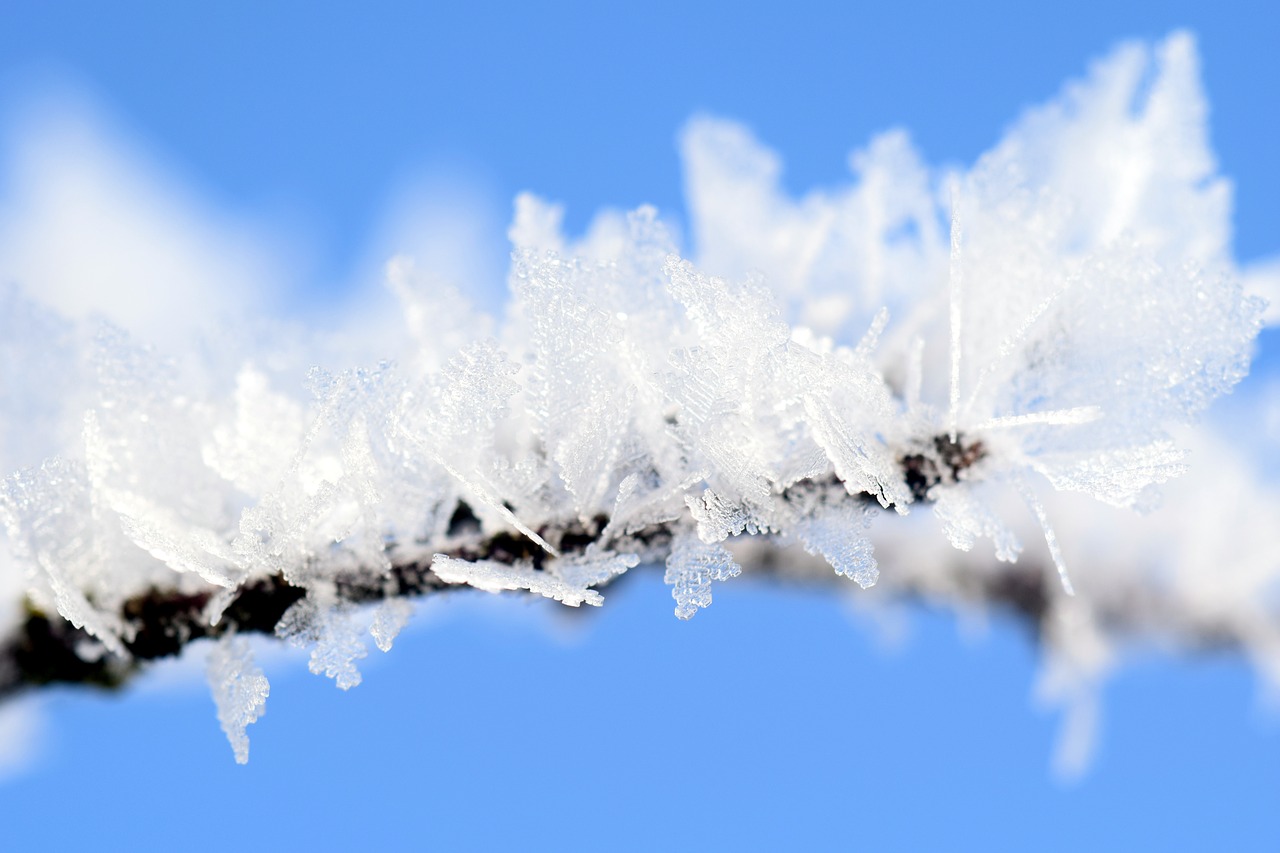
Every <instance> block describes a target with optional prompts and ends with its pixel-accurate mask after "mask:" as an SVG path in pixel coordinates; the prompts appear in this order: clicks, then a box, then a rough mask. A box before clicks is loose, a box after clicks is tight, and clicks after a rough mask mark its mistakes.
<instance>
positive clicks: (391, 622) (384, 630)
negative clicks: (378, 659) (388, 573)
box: [369, 598, 413, 652]
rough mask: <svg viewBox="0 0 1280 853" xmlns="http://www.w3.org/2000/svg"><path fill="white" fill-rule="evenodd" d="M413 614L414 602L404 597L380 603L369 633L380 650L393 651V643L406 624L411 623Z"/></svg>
mask: <svg viewBox="0 0 1280 853" xmlns="http://www.w3.org/2000/svg"><path fill="white" fill-rule="evenodd" d="M412 615H413V604H412V603H411V602H408V601H405V600H404V599H403V598H392V599H388V600H387V601H384V602H382V604H379V605H378V609H377V610H376V611H374V614H373V624H372V625H370V626H369V633H370V634H371V635H372V636H373V642H374V644H375V645H377V647H378V650H379V651H382V652H389V651H391V645H392V643H394V642H395V640H396V637H398V636H399V635H400V632H401V631H402V630H403V629H404V626H405V625H407V624H409V617H410V616H412Z"/></svg>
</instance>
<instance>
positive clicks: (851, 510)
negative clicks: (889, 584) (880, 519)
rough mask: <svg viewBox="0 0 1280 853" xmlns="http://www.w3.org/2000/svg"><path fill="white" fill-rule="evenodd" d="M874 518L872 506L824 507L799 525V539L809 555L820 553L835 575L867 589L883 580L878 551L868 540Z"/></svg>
mask: <svg viewBox="0 0 1280 853" xmlns="http://www.w3.org/2000/svg"><path fill="white" fill-rule="evenodd" d="M874 515H875V510H874V509H873V508H871V507H869V506H856V505H854V506H850V505H849V504H845V503H842V504H840V505H838V506H824V507H822V508H821V509H820V510H819V511H818V512H817V513H816V514H815V515H813V516H811V517H809V518H806V519H804V520H802V521H801V522H799V523H798V524H797V525H796V528H795V531H796V536H797V538H799V540H800V541H801V543H803V544H804V549H805V550H806V551H808V552H809V553H810V554H821V555H822V557H823V559H825V560H826V561H827V562H828V563H830V564H831V567H832V568H833V569H835V570H836V574H838V575H843V576H844V577H847V578H849V579H850V580H854V581H857V583H858V586H860V587H862V588H863V589H866V588H867V587H870V586H873V585H875V582H876V579H877V578H878V577H880V570H879V569H878V568H877V567H876V558H875V548H874V547H873V546H872V544H871V540H870V539H868V538H867V528H868V527H869V526H870V523H871V519H872V518H873V517H874Z"/></svg>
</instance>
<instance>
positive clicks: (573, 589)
mask: <svg viewBox="0 0 1280 853" xmlns="http://www.w3.org/2000/svg"><path fill="white" fill-rule="evenodd" d="M431 571H433V572H435V573H436V575H437V576H438V577H439V578H440V580H442V581H444V582H445V583H457V584H467V585H468V586H473V587H475V588H476V589H482V590H484V591H485V592H502V591H504V590H517V589H525V590H528V591H529V592H532V593H533V594H534V595H541V596H543V597H544V598H551V599H554V600H556V601H559V602H560V603H561V604H565V605H568V606H569V607H578V606H580V605H582V604H590V605H592V606H593V607H599V606H600V605H601V604H603V603H604V597H603V596H602V595H600V593H598V592H596V591H595V590H594V589H587V588H586V586H585V585H579V584H577V583H574V581H580V580H585V578H584V577H579V576H575V574H574V573H573V572H569V573H567V578H568V579H566V578H565V577H561V576H559V575H557V574H556V573H553V572H544V571H538V570H536V569H534V567H533V566H532V565H527V564H516V565H513V566H509V565H506V564H504V563H497V562H494V561H493V560H477V561H475V562H467V561H466V560H459V559H457V558H455V557H449V556H447V555H445V554H436V555H435V557H434V558H432V560H431ZM583 574H584V575H586V576H590V575H591V574H593V573H592V572H585V573H583Z"/></svg>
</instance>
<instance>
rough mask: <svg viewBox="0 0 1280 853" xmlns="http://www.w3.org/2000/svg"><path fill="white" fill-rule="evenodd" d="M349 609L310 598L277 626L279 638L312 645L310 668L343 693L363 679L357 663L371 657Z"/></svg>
mask: <svg viewBox="0 0 1280 853" xmlns="http://www.w3.org/2000/svg"><path fill="white" fill-rule="evenodd" d="M360 634H361V632H360V630H359V629H358V628H357V626H356V621H355V615H354V614H353V613H352V612H351V610H350V608H348V607H345V606H341V605H334V604H331V603H323V604H322V603H319V602H317V600H316V599H314V598H312V597H311V596H308V597H306V598H303V599H301V600H300V601H298V602H297V603H295V604H294V605H293V606H292V607H290V608H289V609H288V610H286V611H285V613H284V615H283V616H281V617H280V621H279V623H277V625H276V635H277V636H279V637H281V638H283V639H287V640H289V641H290V642H291V643H293V644H294V645H295V646H298V647H299V648H305V647H307V646H311V659H310V661H309V662H308V664H307V668H308V669H310V670H311V672H312V673H313V674H315V675H325V676H328V677H329V678H332V679H333V681H334V683H335V684H336V685H337V686H338V688H339V689H341V690H350V689H351V688H352V687H355V686H357V685H358V684H359V683H360V681H361V680H362V679H361V675H360V670H359V669H358V668H357V667H356V661H358V660H360V659H362V658H365V657H368V655H369V650H368V649H367V648H366V647H365V644H364V641H363V640H362V639H361V637H360Z"/></svg>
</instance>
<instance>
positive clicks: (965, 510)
mask: <svg viewBox="0 0 1280 853" xmlns="http://www.w3.org/2000/svg"><path fill="white" fill-rule="evenodd" d="M933 498H934V503H933V514H934V515H935V516H936V517H937V518H938V520H939V521H940V522H942V530H943V533H945V534H946V537H947V541H948V542H950V543H951V545H952V547H954V548H958V549H959V550H961V551H968V550H969V549H970V548H972V547H973V545H974V542H975V541H976V540H977V539H979V538H983V539H990V540H991V541H992V543H993V544H994V545H995V549H996V559H997V560H1002V561H1004V562H1006V563H1012V562H1014V561H1015V560H1017V559H1018V555H1019V554H1020V553H1022V545H1021V543H1019V542H1018V537H1017V536H1015V535H1014V533H1013V531H1012V530H1010V529H1009V528H1008V527H1007V526H1006V525H1005V524H1004V522H1002V521H1001V520H1000V519H999V517H998V516H997V515H996V514H995V513H994V512H993V511H992V510H991V508H990V507H989V506H988V505H987V504H985V503H984V502H983V501H982V500H981V499H980V498H979V497H978V496H977V495H976V494H975V493H974V491H973V490H972V489H969V488H964V487H961V486H944V487H940V488H938V489H937V490H936V491H935V492H934V493H933Z"/></svg>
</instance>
